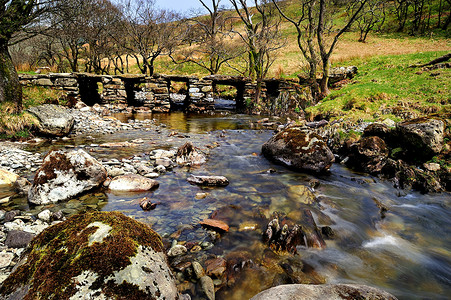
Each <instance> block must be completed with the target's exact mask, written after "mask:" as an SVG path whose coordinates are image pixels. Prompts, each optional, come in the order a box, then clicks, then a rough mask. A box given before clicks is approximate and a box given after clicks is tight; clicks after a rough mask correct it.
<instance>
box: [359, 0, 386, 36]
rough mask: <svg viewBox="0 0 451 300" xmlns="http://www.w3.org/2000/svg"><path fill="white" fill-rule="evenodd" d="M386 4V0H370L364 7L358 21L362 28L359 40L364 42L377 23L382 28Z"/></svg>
mask: <svg viewBox="0 0 451 300" xmlns="http://www.w3.org/2000/svg"><path fill="white" fill-rule="evenodd" d="M385 4H386V0H369V1H368V4H367V5H366V6H365V7H364V8H363V9H362V11H361V15H360V16H359V17H358V18H357V21H356V23H357V27H358V28H359V30H360V37H359V42H362V43H364V42H365V41H366V37H367V36H368V33H369V32H370V31H371V30H373V28H374V27H375V26H376V25H379V28H380V27H381V26H382V24H383V23H384V22H385V13H386V9H385Z"/></svg>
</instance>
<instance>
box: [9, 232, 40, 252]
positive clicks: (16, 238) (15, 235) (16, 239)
mask: <svg viewBox="0 0 451 300" xmlns="http://www.w3.org/2000/svg"><path fill="white" fill-rule="evenodd" d="M35 236H36V235H35V234H33V233H30V232H25V231H20V230H11V231H10V232H8V235H7V236H6V240H5V245H6V246H8V247H9V248H25V247H27V246H28V244H29V243H30V242H31V240H32V239H33V238H34V237H35Z"/></svg>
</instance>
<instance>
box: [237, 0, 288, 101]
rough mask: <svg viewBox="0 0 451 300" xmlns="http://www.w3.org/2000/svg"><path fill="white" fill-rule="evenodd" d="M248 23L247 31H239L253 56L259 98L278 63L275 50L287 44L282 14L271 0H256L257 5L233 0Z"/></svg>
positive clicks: (251, 66)
mask: <svg viewBox="0 0 451 300" xmlns="http://www.w3.org/2000/svg"><path fill="white" fill-rule="evenodd" d="M230 2H231V3H232V5H233V7H234V8H235V11H236V12H237V14H238V15H239V17H240V19H241V21H242V22H243V24H244V28H245V30H244V32H240V31H235V32H236V33H237V34H238V35H239V36H240V37H241V39H242V41H243V42H244V43H245V45H246V48H247V52H248V56H249V75H250V77H251V78H253V79H256V80H257V91H256V94H255V101H256V103H257V104H258V102H259V101H260V95H261V89H262V82H263V79H264V78H265V77H266V74H267V73H268V70H269V68H270V67H271V65H272V64H273V63H274V60H275V58H276V57H275V55H274V53H275V51H276V50H278V49H280V48H281V47H283V45H284V43H283V40H282V39H281V35H280V31H279V28H280V27H279V25H280V21H281V20H280V18H279V16H278V13H277V10H276V9H275V7H274V5H272V3H271V2H270V1H269V0H260V1H258V0H253V3H252V4H253V5H254V6H255V9H252V8H250V7H249V6H248V4H247V2H246V0H230Z"/></svg>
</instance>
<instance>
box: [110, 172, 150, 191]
mask: <svg viewBox="0 0 451 300" xmlns="http://www.w3.org/2000/svg"><path fill="white" fill-rule="evenodd" d="M158 186H159V183H158V182H157V181H156V180H153V179H150V178H146V177H144V176H141V175H137V174H126V175H122V176H118V177H114V178H113V180H111V183H110V185H109V186H108V188H109V189H110V190H112V191H118V192H144V191H148V190H151V189H153V188H157V187H158Z"/></svg>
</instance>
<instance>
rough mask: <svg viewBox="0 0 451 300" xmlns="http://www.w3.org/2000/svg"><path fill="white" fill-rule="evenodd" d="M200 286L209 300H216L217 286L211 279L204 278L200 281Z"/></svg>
mask: <svg viewBox="0 0 451 300" xmlns="http://www.w3.org/2000/svg"><path fill="white" fill-rule="evenodd" d="M200 286H201V288H202V292H203V293H204V294H205V296H206V297H207V299H208V300H215V285H214V283H213V280H212V279H211V278H210V277H208V276H203V277H202V278H201V279H200Z"/></svg>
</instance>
